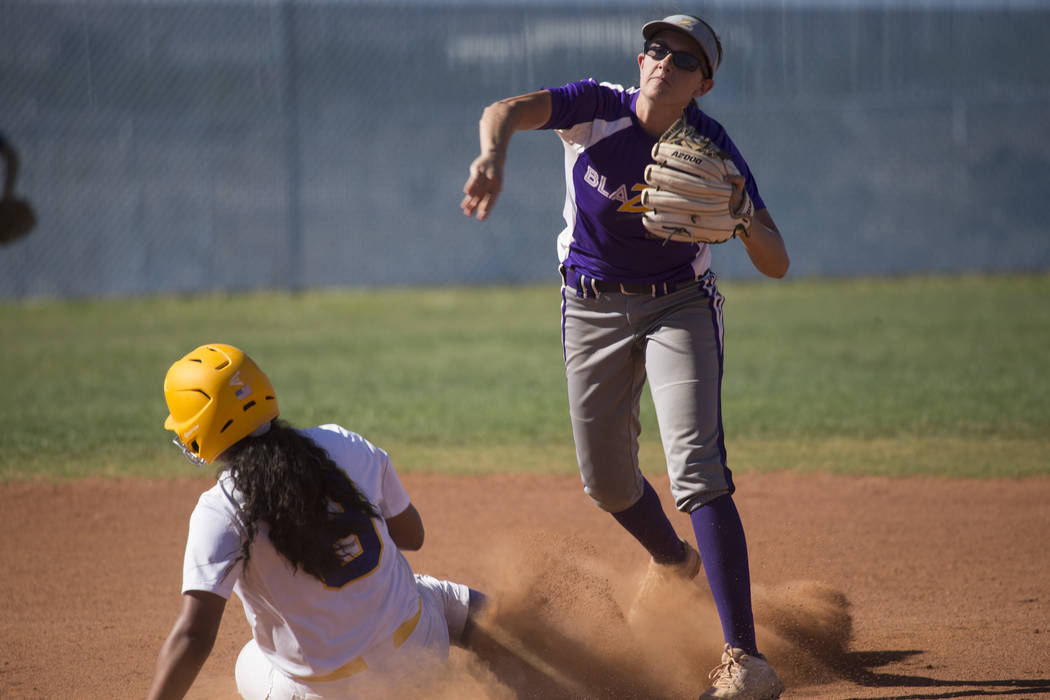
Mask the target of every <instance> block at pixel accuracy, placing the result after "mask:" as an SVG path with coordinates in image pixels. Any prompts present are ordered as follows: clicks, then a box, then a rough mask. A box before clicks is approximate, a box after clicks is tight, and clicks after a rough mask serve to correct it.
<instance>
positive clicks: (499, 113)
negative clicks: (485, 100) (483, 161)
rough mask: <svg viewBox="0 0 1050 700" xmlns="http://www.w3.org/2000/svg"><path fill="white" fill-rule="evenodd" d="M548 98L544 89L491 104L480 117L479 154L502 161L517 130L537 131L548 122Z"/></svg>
mask: <svg viewBox="0 0 1050 700" xmlns="http://www.w3.org/2000/svg"><path fill="white" fill-rule="evenodd" d="M550 113H551V98H550V93H549V92H547V91H546V90H540V91H538V92H531V93H528V94H526V95H518V96H517V97H508V98H506V99H503V100H500V101H499V102H494V103H492V104H490V105H489V106H488V107H486V108H485V110H484V112H482V114H481V121H480V123H479V126H478V134H479V136H480V140H481V153H482V154H483V155H485V154H492V155H496V156H497V157H499V159H500V161H502V160H504V159H505V158H506V155H507V147H508V146H509V145H510V139H511V137H512V136H513V135H514V132H516V131H525V130H528V129H537V128H539V127H541V126H543V125H544V124H546V123H547V121H548V120H549V119H550Z"/></svg>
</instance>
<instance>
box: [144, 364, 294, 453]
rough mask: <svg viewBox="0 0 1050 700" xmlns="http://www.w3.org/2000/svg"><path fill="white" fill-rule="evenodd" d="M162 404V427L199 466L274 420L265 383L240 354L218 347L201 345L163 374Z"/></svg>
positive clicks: (272, 400)
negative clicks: (164, 408)
mask: <svg viewBox="0 0 1050 700" xmlns="http://www.w3.org/2000/svg"><path fill="white" fill-rule="evenodd" d="M164 400H165V401H167V403H168V411H169V412H170V415H169V416H168V418H167V420H165V421H164V428H165V429H167V430H171V431H174V433H175V434H176V435H178V438H179V441H180V442H181V443H182V446H183V449H185V450H186V451H187V452H188V453H189V455H191V456H192V457H195V458H196V459H197V460H199V461H200V462H203V463H204V464H211V462H212V461H213V460H214V459H215V458H216V457H218V456H219V455H220V454H222V453H223V451H224V450H226V449H227V448H228V447H230V446H231V445H233V444H234V443H236V442H237V441H238V440H241V439H242V438H245V437H247V436H248V435H249V434H251V433H252V431H254V430H255V429H257V428H259V427H261V426H263V425H265V424H266V423H268V422H270V421H272V420H273V419H274V418H276V417H277V415H278V411H277V396H276V394H275V392H274V390H273V384H271V383H270V379H269V378H268V377H267V376H266V375H265V374H263V372H262V370H261V369H259V367H258V365H256V364H255V363H254V362H253V361H252V359H251V358H250V357H248V356H247V355H245V354H244V352H243V351H242V350H239V349H238V348H235V347H233V346H232V345H223V344H220V343H213V344H210V345H201V346H200V347H199V348H197V349H196V350H193V351H192V352H190V353H189V354H188V355H186V356H185V357H183V358H182V359H181V360H179V361H178V362H176V363H175V364H173V365H172V366H171V367H170V368H169V369H168V374H167V375H166V376H165V377H164Z"/></svg>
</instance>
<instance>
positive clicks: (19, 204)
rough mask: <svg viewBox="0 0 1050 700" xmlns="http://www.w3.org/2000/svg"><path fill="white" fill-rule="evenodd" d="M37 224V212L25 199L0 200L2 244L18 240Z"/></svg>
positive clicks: (0, 242)
mask: <svg viewBox="0 0 1050 700" xmlns="http://www.w3.org/2000/svg"><path fill="white" fill-rule="evenodd" d="M34 226H36V212H35V211H33V207H32V205H31V204H29V202H28V201H26V200H24V199H16V198H14V197H12V198H10V199H3V200H0V245H2V244H7V243H11V242H13V241H16V240H18V239H19V238H21V237H22V236H24V235H26V234H27V233H29V232H30V231H32V230H33V227H34Z"/></svg>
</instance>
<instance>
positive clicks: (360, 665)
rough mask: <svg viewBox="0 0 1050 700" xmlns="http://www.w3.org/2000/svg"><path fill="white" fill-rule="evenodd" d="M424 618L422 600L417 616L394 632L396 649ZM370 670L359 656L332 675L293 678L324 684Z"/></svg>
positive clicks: (406, 621)
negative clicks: (420, 619)
mask: <svg viewBox="0 0 1050 700" xmlns="http://www.w3.org/2000/svg"><path fill="white" fill-rule="evenodd" d="M422 616H423V599H422V598H420V599H419V601H418V608H417V610H416V614H415V615H413V616H412V617H410V618H408V619H407V620H405V621H404V622H402V623H401V624H400V625H398V628H397V629H396V630H394V637H393V641H394V648H395V649H398V648H399V647H400V646H401V645H402V644H404V643H405V641H406V640H407V639H408V638H409V637H411V636H412V633H413V632H415V631H416V625H418V624H419V618H420V617H422ZM367 670H368V663H367V662H365V660H364V659H363V658H362V657H360V656H358V657H357V658H356V659H351V660H350V661H348V662H347V663H345V664H343V665H342V666H340V667H339V668H337V669H336V670H334V671H332V672H331V673H327V674H325V675H323V676H292V679H294V680H297V681H303V682H304V683H323V682H325V681H338V680H341V679H343V678H349V677H350V676H352V675H354V674H355V673H361V671H367Z"/></svg>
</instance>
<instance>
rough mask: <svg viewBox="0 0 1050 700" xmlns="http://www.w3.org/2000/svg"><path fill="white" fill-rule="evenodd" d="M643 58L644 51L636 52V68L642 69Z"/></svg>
mask: <svg viewBox="0 0 1050 700" xmlns="http://www.w3.org/2000/svg"><path fill="white" fill-rule="evenodd" d="M644 60H645V54H644V53H640V54H638V70H641V69H642V61H644Z"/></svg>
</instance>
